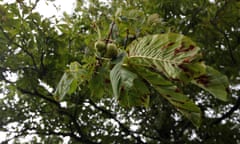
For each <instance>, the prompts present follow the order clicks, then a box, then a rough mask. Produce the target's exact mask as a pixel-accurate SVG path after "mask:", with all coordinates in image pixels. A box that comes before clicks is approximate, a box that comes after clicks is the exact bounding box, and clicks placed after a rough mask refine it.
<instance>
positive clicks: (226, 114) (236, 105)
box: [211, 96, 240, 125]
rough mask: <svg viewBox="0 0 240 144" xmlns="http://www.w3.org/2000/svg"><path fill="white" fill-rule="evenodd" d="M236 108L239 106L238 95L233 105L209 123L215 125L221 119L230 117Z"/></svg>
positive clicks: (239, 99) (239, 98)
mask: <svg viewBox="0 0 240 144" xmlns="http://www.w3.org/2000/svg"><path fill="white" fill-rule="evenodd" d="M238 108H240V96H239V97H238V99H237V101H236V103H235V104H234V106H233V107H232V108H231V109H230V110H229V111H228V112H227V113H225V114H224V115H222V116H221V117H220V118H218V119H216V120H214V121H213V122H212V123H211V125H216V124H219V123H220V122H221V121H222V120H224V119H226V118H228V117H230V116H231V115H232V114H233V113H234V112H235V111H236V110H237V109H238Z"/></svg>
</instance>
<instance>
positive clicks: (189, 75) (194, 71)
mask: <svg viewBox="0 0 240 144" xmlns="http://www.w3.org/2000/svg"><path fill="white" fill-rule="evenodd" d="M199 50H200V48H199V47H197V46H196V44H195V43H194V42H193V41H191V39H189V38H187V37H185V36H183V35H181V34H176V33H167V34H158V35H149V36H145V37H143V38H140V39H137V40H135V41H134V42H132V43H131V44H130V45H129V46H128V51H129V53H128V54H129V55H128V62H129V63H130V64H131V65H139V66H145V67H149V68H153V69H156V70H157V71H159V72H161V73H163V74H164V75H165V76H166V77H168V78H169V79H174V80H181V81H183V82H189V81H190V80H192V79H193V78H194V77H197V76H199V75H201V74H202V73H204V72H205V65H204V64H203V63H202V62H201V61H200V58H201V54H199ZM195 66H197V67H195ZM193 67H195V68H193Z"/></svg>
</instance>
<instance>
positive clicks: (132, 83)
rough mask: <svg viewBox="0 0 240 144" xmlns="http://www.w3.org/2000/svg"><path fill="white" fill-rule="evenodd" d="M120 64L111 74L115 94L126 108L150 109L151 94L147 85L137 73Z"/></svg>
mask: <svg viewBox="0 0 240 144" xmlns="http://www.w3.org/2000/svg"><path fill="white" fill-rule="evenodd" d="M121 64H122V63H118V64H116V65H115V66H114V68H113V69H112V70H111V72H110V79H111V83H112V88H113V94H114V96H115V98H116V99H117V100H119V102H120V104H121V105H122V106H124V107H131V106H145V107H148V105H149V99H150V95H149V94H150V92H149V89H148V87H147V86H146V84H145V83H144V82H143V81H142V79H140V78H139V77H138V76H137V75H136V74H135V73H133V72H131V71H129V70H128V69H126V68H124V67H122V66H121Z"/></svg>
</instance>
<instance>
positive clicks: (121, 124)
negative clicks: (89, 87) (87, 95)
mask: <svg viewBox="0 0 240 144" xmlns="http://www.w3.org/2000/svg"><path fill="white" fill-rule="evenodd" d="M89 103H90V104H91V105H92V106H94V107H95V108H96V109H97V110H99V111H101V112H103V113H104V114H106V115H107V116H108V117H109V118H111V119H113V120H114V121H116V122H117V123H118V124H119V126H120V128H121V129H122V130H123V131H124V132H125V133H126V134H127V135H131V136H132V137H133V138H135V139H136V140H137V143H139V144H140V143H145V142H143V141H142V140H141V138H140V137H139V136H135V135H134V134H142V133H137V132H133V131H131V130H130V129H129V128H127V127H126V126H125V125H124V124H123V123H121V122H120V121H119V120H118V119H116V116H115V115H114V114H112V113H110V112H109V111H107V110H105V109H103V108H101V107H99V106H97V105H96V104H95V103H94V102H93V101H92V100H90V99H89ZM142 135H143V134H142Z"/></svg>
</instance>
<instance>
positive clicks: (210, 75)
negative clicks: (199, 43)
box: [192, 66, 229, 101]
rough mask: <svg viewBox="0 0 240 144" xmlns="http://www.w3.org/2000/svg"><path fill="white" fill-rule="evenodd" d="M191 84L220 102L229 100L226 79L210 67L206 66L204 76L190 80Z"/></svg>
mask: <svg viewBox="0 0 240 144" xmlns="http://www.w3.org/2000/svg"><path fill="white" fill-rule="evenodd" d="M192 83H193V84H195V85H197V86H199V87H201V88H202V89H204V90H206V91H208V92H209V93H211V94H212V95H213V96H215V97H216V98H218V99H220V100H223V101H227V100H228V99H229V97H228V93H229V90H228V87H229V82H228V79H227V77H226V76H225V75H223V74H221V73H220V72H218V71H217V70H215V69H213V68H212V67H209V66H207V69H206V74H204V75H201V76H199V77H197V78H195V79H194V80H192Z"/></svg>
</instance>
